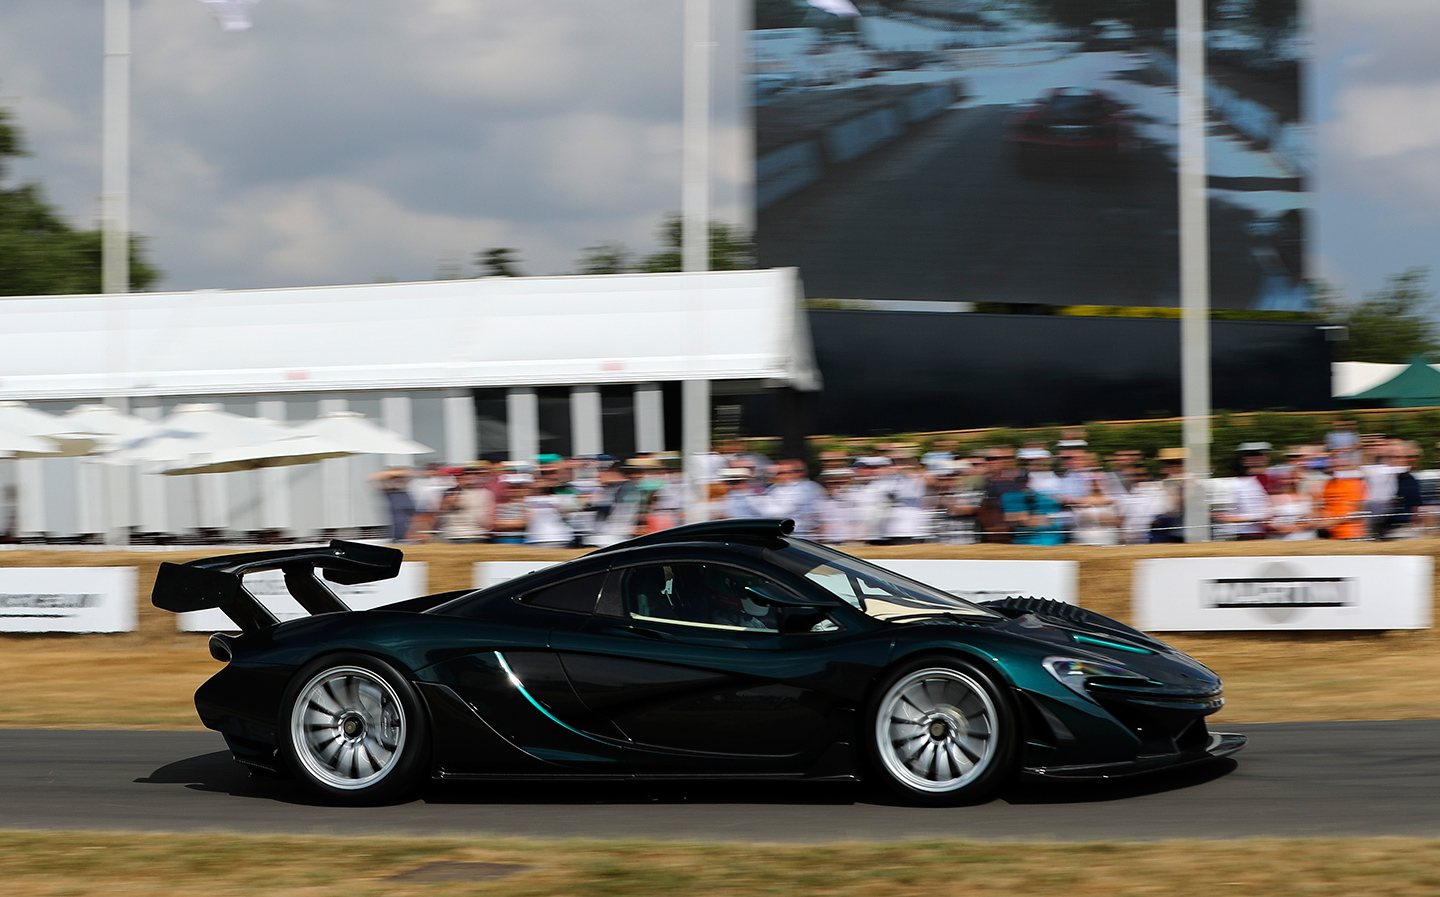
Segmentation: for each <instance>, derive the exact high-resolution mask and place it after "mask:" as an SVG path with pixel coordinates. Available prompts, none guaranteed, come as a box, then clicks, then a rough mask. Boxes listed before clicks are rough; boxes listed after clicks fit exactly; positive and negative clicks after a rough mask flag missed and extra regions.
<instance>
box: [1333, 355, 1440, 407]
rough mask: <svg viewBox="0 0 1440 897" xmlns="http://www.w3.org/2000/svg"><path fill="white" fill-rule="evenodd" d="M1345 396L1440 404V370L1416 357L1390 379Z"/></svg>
mask: <svg viewBox="0 0 1440 897" xmlns="http://www.w3.org/2000/svg"><path fill="white" fill-rule="evenodd" d="M1344 398H1346V399H1347V400H1351V401H1360V402H1368V401H1375V402H1380V401H1389V402H1413V401H1415V400H1418V399H1425V400H1427V401H1426V402H1425V404H1430V405H1440V371H1436V370H1435V369H1434V368H1432V367H1431V366H1430V365H1429V364H1427V363H1426V362H1425V359H1424V358H1419V357H1416V358H1413V359H1411V360H1410V363H1409V364H1408V365H1406V366H1405V367H1404V369H1403V370H1401V371H1400V372H1399V373H1398V374H1396V375H1395V376H1393V377H1391V378H1390V379H1389V380H1386V381H1385V382H1383V383H1379V384H1377V385H1375V386H1372V387H1370V388H1369V389H1367V390H1365V391H1364V392H1360V393H1355V394H1354V395H1350V396H1345V397H1344Z"/></svg>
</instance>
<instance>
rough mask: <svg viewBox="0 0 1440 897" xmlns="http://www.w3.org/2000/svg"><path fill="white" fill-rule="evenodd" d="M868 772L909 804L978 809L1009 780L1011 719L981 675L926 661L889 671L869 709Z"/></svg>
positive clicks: (957, 664)
mask: <svg viewBox="0 0 1440 897" xmlns="http://www.w3.org/2000/svg"><path fill="white" fill-rule="evenodd" d="M869 719H870V721H871V726H870V739H869V741H870V747H871V755H872V757H871V759H872V764H873V766H874V767H875V769H876V772H877V773H879V775H880V777H881V779H882V780H883V781H885V783H886V784H887V785H888V786H889V787H890V789H891V790H892V791H894V792H896V793H898V794H899V795H901V796H902V797H903V798H905V799H906V800H907V801H909V802H911V803H920V804H926V805H930V806H951V805H955V804H962V803H978V802H980V801H982V800H984V799H986V798H988V797H989V796H990V795H991V794H993V793H994V792H995V790H996V789H997V788H999V787H1000V786H1001V785H1003V784H1004V783H1005V782H1006V781H1007V780H1008V779H1009V777H1010V774H1011V771H1012V770H1013V768H1014V764H1015V756H1016V744H1017V742H1016V734H1015V731H1016V726H1015V718H1014V713H1013V712H1012V711H1011V709H1010V702H1009V701H1008V700H1007V699H1006V696H1005V693H1004V692H1002V691H1001V689H1000V688H999V687H998V686H997V685H996V684H995V683H994V681H993V680H992V679H991V678H990V676H988V675H986V674H985V673H984V672H982V671H981V670H979V669H978V668H976V667H974V666H972V665H970V664H968V663H964V662H963V661H959V660H955V659H952V658H948V657H946V658H927V659H922V660H919V661H916V662H914V663H911V664H907V665H905V666H903V667H901V668H899V669H897V670H896V671H894V672H893V673H892V674H891V675H890V676H889V677H888V678H887V679H886V680H885V681H884V682H883V683H881V685H880V687H879V688H878V689H876V697H875V699H874V700H873V701H872V702H871V707H870V716H869Z"/></svg>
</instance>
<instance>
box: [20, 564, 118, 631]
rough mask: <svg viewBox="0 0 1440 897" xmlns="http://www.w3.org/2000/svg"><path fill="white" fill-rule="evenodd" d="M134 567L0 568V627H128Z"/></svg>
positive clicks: (109, 629) (21, 628)
mask: <svg viewBox="0 0 1440 897" xmlns="http://www.w3.org/2000/svg"><path fill="white" fill-rule="evenodd" d="M135 600H136V599H135V568H134V567H0V632H132V631H134V629H135V625H136V608H135Z"/></svg>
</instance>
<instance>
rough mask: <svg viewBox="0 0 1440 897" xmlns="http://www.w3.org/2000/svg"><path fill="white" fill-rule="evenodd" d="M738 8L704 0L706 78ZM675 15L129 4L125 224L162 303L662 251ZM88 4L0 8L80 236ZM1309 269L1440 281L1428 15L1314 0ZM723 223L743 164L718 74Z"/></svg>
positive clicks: (1436, 61) (1420, 3) (728, 48)
mask: <svg viewBox="0 0 1440 897" xmlns="http://www.w3.org/2000/svg"><path fill="white" fill-rule="evenodd" d="M742 2H743V0H717V3H716V6H717V32H718V35H719V36H720V37H721V45H720V46H719V48H718V49H717V56H718V60H719V65H718V68H719V70H720V71H722V72H723V71H724V70H725V68H726V67H727V65H733V64H734V62H735V60H736V58H737V55H738V47H737V46H736V45H735V43H736V42H735V41H734V40H732V39H731V35H733V33H734V31H735V30H736V26H737V25H738V22H739V19H740V16H741V9H742ZM682 5H683V4H682V3H681V2H680V0H623V2H614V0H609V2H602V0H543V2H535V0H406V2H403V3H401V2H395V0H262V2H260V3H258V4H257V5H256V6H255V7H254V8H253V9H254V22H255V27H254V28H253V29H252V30H250V31H244V32H230V33H227V32H224V31H222V30H221V29H220V28H219V27H218V25H217V23H216V21H215V19H214V17H213V16H212V15H211V14H210V12H209V10H208V8H207V7H206V5H205V4H202V3H200V2H197V0H133V7H134V25H133V28H134V36H133V49H134V68H133V73H134V74H133V77H134V90H133V100H132V102H133V128H134V134H133V143H132V146H133V149H132V152H133V176H132V177H133V181H132V193H133V201H132V215H133V219H134V224H135V227H136V229H137V230H138V231H140V232H141V233H144V234H146V235H147V236H148V237H150V239H151V257H152V259H153V260H154V261H156V262H157V263H158V264H159V265H160V267H161V268H163V269H164V271H165V274H166V277H165V280H164V281H163V283H162V284H161V288H165V289H196V288H243V287H264V286H282V285H301V284H327V283H351V282H366V281H372V280H377V279H386V280H390V279H396V280H412V279H415V280H418V279H428V278H431V277H434V276H436V275H437V273H438V272H440V271H441V270H443V269H444V268H446V267H447V266H451V267H453V266H455V265H456V264H460V263H463V264H465V265H466V266H467V267H466V271H467V272H469V271H471V270H473V269H470V268H469V267H468V260H469V258H470V256H471V255H472V254H473V253H474V252H475V251H477V250H479V249H483V248H486V247H491V246H512V247H516V248H518V249H519V250H520V253H521V257H522V259H523V261H522V268H523V270H524V271H525V272H526V273H533V274H547V273H565V272H569V271H571V270H573V267H574V264H575V260H576V258H577V257H578V256H579V254H580V251H581V249H582V248H583V247H585V246H588V245H592V244H595V243H599V242H602V241H622V242H625V243H627V244H629V245H630V246H631V247H633V248H635V249H637V250H641V251H645V250H649V249H652V248H653V245H654V229H655V225H656V224H657V222H658V221H659V219H660V217H661V215H662V214H663V213H665V212H666V211H669V210H674V209H676V208H678V206H679V203H680V189H679V172H680V123H679V117H680V50H681V42H680V31H681V9H682ZM101 6H102V4H101V2H100V0H4V2H3V3H0V102H3V103H4V104H5V105H7V106H9V107H10V108H11V109H12V110H13V111H14V113H15V115H16V117H17V119H18V121H19V123H20V124H21V126H22V127H23V128H24V130H25V132H26V135H27V138H28V142H29V145H30V148H31V150H32V151H33V153H34V156H33V157H32V158H31V159H28V160H26V161H25V162H23V163H22V164H21V165H19V166H17V172H16V175H17V176H18V177H19V178H22V179H33V180H38V181H40V182H42V183H43V184H44V186H45V188H46V190H47V192H48V195H49V196H50V198H51V199H52V200H53V201H54V202H55V203H56V204H58V205H59V206H60V207H61V208H62V209H63V210H64V211H65V212H66V213H67V214H68V215H70V216H71V217H72V218H73V219H74V220H75V221H76V222H77V223H80V224H84V225H87V226H89V225H91V224H93V222H94V220H95V217H96V213H97V211H98V198H97V197H98V194H99V191H100V176H99V161H100V141H99V134H100V86H101V25H102V21H101V14H100V13H101ZM1312 12H1313V18H1314V21H1315V26H1316V27H1315V36H1316V54H1317V63H1316V65H1315V67H1314V78H1313V83H1314V86H1315V91H1314V93H1313V110H1314V116H1315V120H1316V123H1317V126H1318V128H1317V145H1318V147H1319V151H1320V152H1319V163H1318V166H1317V178H1316V184H1317V186H1318V193H1319V196H1318V212H1319V214H1318V228H1317V231H1318V233H1317V239H1316V240H1315V241H1314V242H1313V244H1312V249H1313V251H1314V253H1315V260H1316V266H1317V268H1318V269H1319V271H1320V272H1321V273H1322V274H1323V275H1324V276H1325V277H1327V278H1329V279H1331V280H1333V281H1336V282H1338V283H1340V284H1341V285H1343V286H1344V287H1345V288H1347V290H1348V291H1350V292H1351V294H1357V293H1359V292H1360V291H1363V290H1367V289H1373V288H1374V287H1376V286H1378V285H1379V284H1380V282H1381V280H1382V278H1383V277H1384V275H1385V274H1387V273H1390V272H1395V271H1399V270H1401V269H1403V268H1405V267H1407V266H1411V265H1429V266H1431V267H1432V268H1434V269H1436V271H1437V274H1440V54H1437V53H1435V52H1434V46H1433V45H1434V41H1435V36H1436V35H1437V34H1440V0H1383V2H1375V0H1313V3H1312ZM716 121H717V126H716V138H717V152H716V161H715V170H714V181H715V189H716V203H717V208H716V211H717V216H718V217H722V218H726V219H729V220H741V221H743V220H744V219H745V217H746V216H747V214H748V213H747V212H746V211H745V203H744V202H743V201H742V198H743V197H744V196H745V195H746V191H747V187H746V184H747V182H748V177H749V175H748V162H747V157H748V152H747V150H748V148H747V146H746V141H747V139H748V138H747V137H746V136H745V131H744V129H743V128H742V127H740V122H741V121H742V114H741V109H740V104H739V102H738V96H737V90H736V85H735V84H734V83H733V81H732V80H731V79H727V78H724V77H721V78H719V79H718V95H717V101H716Z"/></svg>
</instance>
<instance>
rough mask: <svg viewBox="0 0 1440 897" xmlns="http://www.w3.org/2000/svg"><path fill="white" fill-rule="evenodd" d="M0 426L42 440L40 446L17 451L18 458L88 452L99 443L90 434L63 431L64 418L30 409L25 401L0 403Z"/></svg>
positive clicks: (73, 454) (76, 455)
mask: <svg viewBox="0 0 1440 897" xmlns="http://www.w3.org/2000/svg"><path fill="white" fill-rule="evenodd" d="M0 428H3V429H5V430H10V431H12V432H15V433H19V434H20V435H22V436H31V437H34V438H36V439H39V440H41V448H39V449H26V450H20V451H16V452H15V455H16V457H21V458H57V457H71V458H73V457H78V456H80V455H88V454H90V453H91V452H93V451H94V450H95V449H96V447H97V446H98V445H99V440H97V439H94V438H92V437H85V436H74V435H70V434H66V433H65V432H64V431H65V422H64V418H60V417H56V416H55V415H53V414H46V413H45V412H43V411H39V410H37V409H35V408H31V407H30V406H29V405H27V404H25V403H24V402H15V401H3V402H0Z"/></svg>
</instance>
